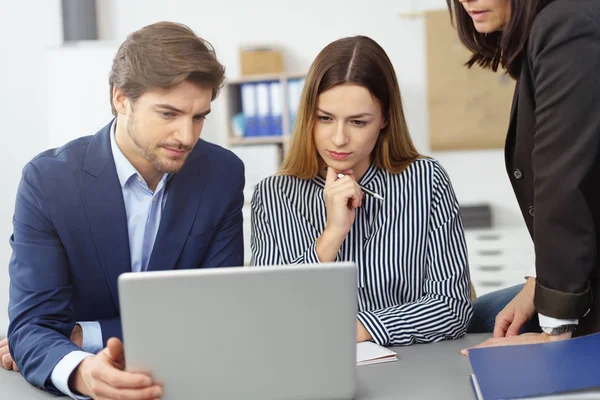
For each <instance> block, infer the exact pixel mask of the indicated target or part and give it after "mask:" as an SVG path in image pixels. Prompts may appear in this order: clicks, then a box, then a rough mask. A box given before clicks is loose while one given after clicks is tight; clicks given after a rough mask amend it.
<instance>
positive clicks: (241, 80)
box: [227, 72, 306, 85]
mask: <svg viewBox="0 0 600 400" xmlns="http://www.w3.org/2000/svg"><path fill="white" fill-rule="evenodd" d="M304 77H306V73H301V72H297V73H283V74H265V75H249V76H242V77H238V78H231V79H227V85H232V84H233V85H236V84H237V85H239V84H241V83H247V82H260V81H281V80H286V79H298V78H304Z"/></svg>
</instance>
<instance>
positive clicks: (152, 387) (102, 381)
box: [69, 338, 163, 400]
mask: <svg viewBox="0 0 600 400" xmlns="http://www.w3.org/2000/svg"><path fill="white" fill-rule="evenodd" d="M69 386H70V387H71V390H75V391H77V392H79V393H81V394H83V395H86V396H90V397H92V398H94V399H99V400H102V399H139V400H144V399H159V398H160V397H161V396H162V393H163V391H162V388H161V387H160V386H159V385H156V384H154V383H153V382H152V379H151V378H150V377H149V376H148V375H145V374H142V373H133V372H125V352H124V348H123V343H122V342H121V341H120V340H119V339H116V338H111V339H109V340H108V343H107V346H106V347H105V348H104V349H103V350H102V351H101V352H99V353H98V354H97V355H95V356H91V357H88V358H86V359H85V360H83V361H82V362H81V364H79V366H78V367H77V369H76V370H75V371H73V374H72V376H71V381H70V382H69Z"/></svg>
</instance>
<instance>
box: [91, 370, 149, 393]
mask: <svg viewBox="0 0 600 400" xmlns="http://www.w3.org/2000/svg"><path fill="white" fill-rule="evenodd" d="M91 374H92V378H94V379H95V380H100V381H103V382H105V383H106V384H108V385H110V386H112V387H114V388H117V389H140V388H145V387H148V386H150V385H152V379H150V377H149V376H147V375H144V374H138V373H131V372H125V371H121V370H118V369H117V368H114V367H113V366H112V365H106V364H104V365H102V367H98V368H96V369H94V370H92V372H91Z"/></svg>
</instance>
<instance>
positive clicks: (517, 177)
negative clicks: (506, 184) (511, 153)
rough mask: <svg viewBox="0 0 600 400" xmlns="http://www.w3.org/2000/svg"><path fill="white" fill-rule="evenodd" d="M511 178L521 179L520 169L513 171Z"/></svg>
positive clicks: (521, 172)
mask: <svg viewBox="0 0 600 400" xmlns="http://www.w3.org/2000/svg"><path fill="white" fill-rule="evenodd" d="M513 176H514V177H515V179H516V180H520V179H523V171H521V170H520V169H515V170H514V171H513Z"/></svg>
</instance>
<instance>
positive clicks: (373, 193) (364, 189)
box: [325, 167, 383, 200]
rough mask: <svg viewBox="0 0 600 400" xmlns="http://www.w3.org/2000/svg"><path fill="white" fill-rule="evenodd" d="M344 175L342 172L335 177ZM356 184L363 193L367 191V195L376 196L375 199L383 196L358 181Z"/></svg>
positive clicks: (381, 198) (380, 198)
mask: <svg viewBox="0 0 600 400" xmlns="http://www.w3.org/2000/svg"><path fill="white" fill-rule="evenodd" d="M327 168H328V167H325V171H327ZM344 176H345V175H344V174H337V177H338V179H341V178H343V177H344ZM358 186H359V187H360V189H361V190H362V191H363V192H365V193H367V194H369V195H371V196H373V197H375V198H376V199H378V200H383V196H381V195H379V194H377V193H375V192H374V191H372V190H369V189H367V188H365V187H364V186H363V185H361V184H360V183H359V184H358Z"/></svg>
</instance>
